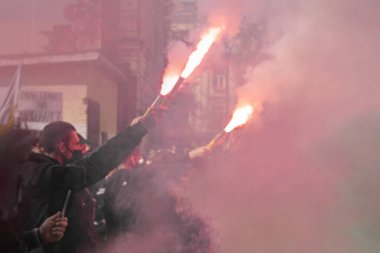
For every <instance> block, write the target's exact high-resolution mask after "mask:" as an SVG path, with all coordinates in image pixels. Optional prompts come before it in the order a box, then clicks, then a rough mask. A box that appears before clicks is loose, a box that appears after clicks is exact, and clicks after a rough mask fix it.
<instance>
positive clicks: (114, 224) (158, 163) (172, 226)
mask: <svg viewBox="0 0 380 253" xmlns="http://www.w3.org/2000/svg"><path fill="white" fill-rule="evenodd" d="M161 158H162V159H160V160H155V162H154V163H151V164H149V165H145V166H142V167H137V168H133V169H132V170H127V169H121V170H119V171H117V172H115V173H113V174H112V175H111V176H110V177H108V178H107V179H106V185H105V187H106V190H105V194H104V214H105V220H106V227H107V232H108V236H109V237H110V238H109V239H111V240H113V239H114V240H115V241H114V242H112V244H111V245H110V248H111V249H112V250H113V251H111V250H110V251H108V252H117V253H119V252H124V249H125V248H126V249H128V252H130V253H141V252H154V253H167V252H177V253H190V252H205V253H206V252H214V251H213V247H214V246H215V245H214V242H213V240H212V235H211V232H212V231H211V227H210V226H209V224H208V223H207V222H206V221H205V220H204V219H203V217H201V216H200V215H199V214H198V213H196V212H195V211H194V210H193V209H192V208H191V206H190V204H189V202H188V200H187V199H186V198H183V197H182V196H180V194H178V193H177V192H176V191H173V186H174V185H175V184H176V182H178V181H179V179H180V178H182V176H183V175H184V174H185V172H186V171H187V169H188V167H189V166H191V162H192V161H190V160H189V159H188V157H187V156H179V155H173V154H171V155H170V156H169V155H168V156H166V155H165V156H161ZM158 234H159V236H158ZM120 241H121V242H122V244H121V245H122V246H121V247H118V244H119V243H120ZM136 245H138V246H136ZM145 245H149V249H145V250H144V246H145Z"/></svg>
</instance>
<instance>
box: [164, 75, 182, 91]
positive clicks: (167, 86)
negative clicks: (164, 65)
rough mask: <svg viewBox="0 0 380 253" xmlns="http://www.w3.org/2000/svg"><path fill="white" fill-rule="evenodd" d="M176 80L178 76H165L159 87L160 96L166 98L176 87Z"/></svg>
mask: <svg viewBox="0 0 380 253" xmlns="http://www.w3.org/2000/svg"><path fill="white" fill-rule="evenodd" d="M178 78H179V76H178V75H175V74H169V75H166V76H165V77H164V80H163V83H162V86H161V92H160V94H161V95H162V96H166V95H167V94H169V93H170V92H171V91H172V90H173V88H174V86H175V85H176V83H177V81H178Z"/></svg>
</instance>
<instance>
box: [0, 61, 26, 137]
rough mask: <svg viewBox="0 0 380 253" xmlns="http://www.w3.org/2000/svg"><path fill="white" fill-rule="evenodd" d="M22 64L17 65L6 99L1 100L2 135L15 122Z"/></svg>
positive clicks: (0, 124) (0, 127)
mask: <svg viewBox="0 0 380 253" xmlns="http://www.w3.org/2000/svg"><path fill="white" fill-rule="evenodd" d="M20 79H21V64H20V65H19V66H18V67H17V70H16V73H15V74H14V76H13V78H12V81H11V83H10V85H9V88H8V91H7V93H6V95H5V97H4V99H3V100H2V101H1V100H0V135H1V134H4V133H6V132H8V131H9V130H10V129H12V128H13V126H14V124H15V116H14V114H15V111H16V108H17V102H18V93H19V90H20Z"/></svg>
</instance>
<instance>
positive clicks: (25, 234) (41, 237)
mask: <svg viewBox="0 0 380 253" xmlns="http://www.w3.org/2000/svg"><path fill="white" fill-rule="evenodd" d="M67 225H68V223H67V218H66V217H62V214H61V213H60V212H57V213H56V214H54V215H52V216H50V217H48V218H47V219H46V220H45V221H44V222H43V223H42V224H41V226H40V227H38V228H34V229H32V230H29V231H22V232H19V233H17V231H16V229H15V228H14V227H13V226H12V224H11V223H9V222H7V221H5V220H1V221H0V228H1V229H0V251H1V252H3V253H25V252H28V251H30V250H32V249H35V248H37V247H40V246H41V245H43V244H46V243H51V242H55V241H59V240H60V239H61V238H62V237H63V235H64V232H65V230H66V227H67Z"/></svg>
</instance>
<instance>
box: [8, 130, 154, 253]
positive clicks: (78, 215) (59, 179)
mask: <svg viewBox="0 0 380 253" xmlns="http://www.w3.org/2000/svg"><path fill="white" fill-rule="evenodd" d="M146 133H147V130H146V129H145V127H144V126H143V125H142V124H141V123H138V124H136V125H133V126H129V127H127V128H126V129H125V130H124V131H122V132H121V133H119V134H118V135H116V136H115V137H114V138H112V139H110V140H109V141H108V142H107V143H106V144H104V145H103V146H101V147H100V148H99V149H98V150H96V151H95V152H94V153H92V154H91V155H90V156H89V157H86V158H82V159H80V160H78V161H76V162H74V163H73V164H68V165H60V164H59V163H58V162H57V161H56V160H55V159H52V158H50V157H48V156H45V155H43V154H36V153H31V155H30V156H29V158H28V160H27V161H26V162H25V163H24V164H23V165H22V166H21V167H20V169H19V177H20V187H19V194H18V195H19V196H18V198H19V204H18V206H17V208H18V210H17V215H16V220H15V221H16V226H17V229H18V230H19V231H25V230H29V229H32V228H34V227H38V226H39V225H40V224H41V223H42V222H43V221H44V220H45V219H46V218H47V217H48V216H50V215H53V214H54V213H56V212H57V211H60V210H62V207H63V204H64V201H65V197H66V194H67V192H68V190H69V189H70V190H72V191H73V194H72V197H71V198H70V202H69V206H68V211H67V215H66V216H67V217H68V220H69V221H68V222H69V226H68V227H67V229H66V232H65V235H64V237H63V238H62V240H61V241H59V242H57V243H53V244H50V245H46V246H45V252H72V253H74V252H86V251H91V249H89V246H90V245H91V244H92V243H93V238H92V237H93V234H92V232H91V231H89V228H88V227H86V226H89V225H93V224H88V223H89V222H88V219H87V218H86V216H88V215H89V214H88V213H87V211H86V210H87V208H86V203H84V202H83V189H84V188H86V187H87V186H89V185H92V184H94V183H95V182H97V181H98V180H100V179H102V178H103V177H105V176H106V175H107V173H108V172H109V171H110V170H112V169H113V168H115V167H116V166H117V165H118V164H119V163H120V162H121V161H122V160H123V159H124V158H125V157H126V156H128V155H129V154H130V153H131V152H132V151H133V150H134V149H135V147H136V146H137V145H138V144H139V143H140V141H141V139H142V137H143V136H144V135H145V134H146Z"/></svg>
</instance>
